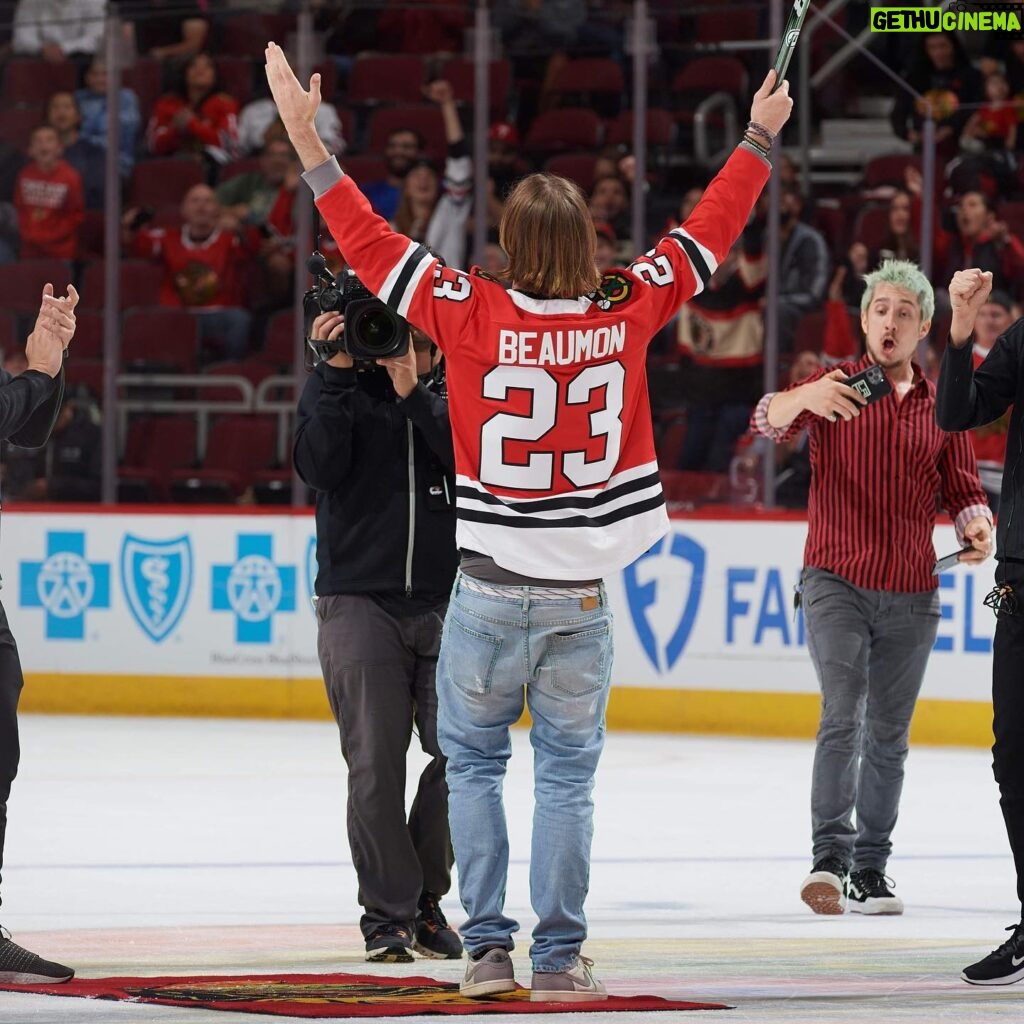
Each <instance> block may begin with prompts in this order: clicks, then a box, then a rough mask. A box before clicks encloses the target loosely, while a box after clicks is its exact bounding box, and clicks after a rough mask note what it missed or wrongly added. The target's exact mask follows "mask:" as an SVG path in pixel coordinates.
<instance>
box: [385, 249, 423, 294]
mask: <svg viewBox="0 0 1024 1024" xmlns="http://www.w3.org/2000/svg"><path fill="white" fill-rule="evenodd" d="M419 247H420V243H419V242H410V243H409V245H408V247H407V248H406V250H405V252H403V253H402V255H401V258H400V259H399V260H398V262H397V263H396V264H395V265H394V266H393V267H392V268H391V272H390V273H389V274H388V276H387V277H385V278H384V283H383V284H382V285H381V286H380V291H379V292H377V296H378V298H380V299H381V300H382V301H383V302H387V300H388V297H389V296H390V295H391V293H392V292H393V291H394V290H395V283H396V282H397V281H398V277H399V275H400V274H401V273H402V268H403V267H404V266H405V264H406V261H407V260H408V259H409V258H410V257H411V256H412V254H413V253H414V252H415V251H416V250H417V249H418V248H419Z"/></svg>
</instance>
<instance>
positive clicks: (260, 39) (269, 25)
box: [206, 12, 296, 60]
mask: <svg viewBox="0 0 1024 1024" xmlns="http://www.w3.org/2000/svg"><path fill="white" fill-rule="evenodd" d="M218 24H219V26H220V28H221V33H220V41H219V44H218V46H217V50H218V52H220V53H226V54H233V55H237V56H240V57H251V58H254V59H256V60H262V59H263V53H264V51H265V50H266V47H267V41H268V40H270V39H276V40H277V41H278V42H279V43H280V44H281V45H284V43H285V40H286V39H287V36H288V33H289V32H293V31H294V30H295V24H296V22H295V14H294V13H285V12H282V13H267V14H231V13H230V12H228V13H226V14H222V15H219V16H218ZM206 45H207V46H208V45H209V43H207V44H206Z"/></svg>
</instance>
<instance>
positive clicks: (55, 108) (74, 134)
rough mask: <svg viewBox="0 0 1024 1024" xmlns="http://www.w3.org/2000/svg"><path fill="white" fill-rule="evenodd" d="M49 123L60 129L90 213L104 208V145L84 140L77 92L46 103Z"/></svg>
mask: <svg viewBox="0 0 1024 1024" xmlns="http://www.w3.org/2000/svg"><path fill="white" fill-rule="evenodd" d="M46 123H47V124H48V125H49V126H50V127H51V128H56V129H57V134H58V135H59V136H60V146H61V150H62V152H63V154H64V159H65V160H66V161H67V162H68V163H69V164H71V166H72V167H74V169H75V170H76V171H78V173H79V175H80V176H81V178H82V193H83V196H84V199H85V208H86V209H87V210H102V209H103V186H104V184H105V183H106V155H105V153H104V151H103V149H102V148H101V147H100V146H97V145H96V144H95V143H92V142H90V141H89V140H88V139H84V138H82V133H81V127H82V114H81V111H80V110H79V109H78V103H77V102H76V101H75V97H74V94H73V93H70V92H55V93H54V94H53V95H52V96H51V97H50V99H49V101H48V102H47V104H46Z"/></svg>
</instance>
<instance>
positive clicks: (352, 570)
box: [294, 363, 458, 612]
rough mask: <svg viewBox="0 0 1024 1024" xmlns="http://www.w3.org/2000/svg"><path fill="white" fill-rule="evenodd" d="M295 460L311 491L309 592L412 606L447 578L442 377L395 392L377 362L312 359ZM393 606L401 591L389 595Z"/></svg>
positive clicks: (450, 544)
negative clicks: (361, 364) (313, 560)
mask: <svg viewBox="0 0 1024 1024" xmlns="http://www.w3.org/2000/svg"><path fill="white" fill-rule="evenodd" d="M294 455H295V467H296V469H297V470H298V473H299V476H300V477H301V478H302V479H303V480H304V481H305V482H306V483H307V484H308V485H309V486H310V487H312V488H313V489H314V490H315V491H316V538H317V539H316V557H317V566H318V571H317V577H316V585H315V589H316V593H317V594H318V595H320V596H324V595H328V594H370V595H374V596H378V595H379V596H381V597H385V598H386V599H387V602H388V605H389V607H395V606H396V599H397V598H399V597H402V596H404V597H405V598H407V599H408V601H409V605H408V608H409V611H410V612H418V611H421V610H425V609H426V608H428V607H430V606H432V605H436V604H438V603H441V602H443V601H445V600H446V599H447V596H448V592H449V591H450V590H451V586H452V582H453V580H454V579H455V569H456V566H457V564H458V552H457V551H456V547H455V506H454V501H455V480H454V467H455V456H454V452H453V448H452V433H451V426H450V424H449V422H448V403H447V401H446V396H445V392H444V387H443V384H441V383H438V382H436V381H434V380H431V381H430V382H428V383H427V384H424V383H423V382H422V380H421V383H419V384H418V385H417V386H416V389H415V390H414V391H413V392H412V393H411V394H410V395H409V396H408V398H405V399H403V400H400V399H399V398H398V396H397V395H396V394H395V391H394V388H393V387H392V385H391V379H390V378H389V377H388V375H387V373H386V372H384V371H383V370H369V371H365V372H360V371H357V370H355V369H339V368H337V367H333V366H328V365H327V364H326V363H319V364H317V366H316V367H315V368H314V369H313V372H312V373H311V374H310V375H309V379H308V380H307V381H306V386H305V388H304V389H303V392H302V396H301V398H300V399H299V410H298V418H297V421H296V428H295V446H294ZM397 604H398V606H399V607H401V601H398V602H397Z"/></svg>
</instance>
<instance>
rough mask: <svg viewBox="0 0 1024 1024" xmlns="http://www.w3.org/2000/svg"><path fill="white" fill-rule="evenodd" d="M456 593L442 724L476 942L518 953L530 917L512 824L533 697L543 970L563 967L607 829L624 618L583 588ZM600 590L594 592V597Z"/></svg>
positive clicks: (536, 948)
mask: <svg viewBox="0 0 1024 1024" xmlns="http://www.w3.org/2000/svg"><path fill="white" fill-rule="evenodd" d="M464 580H465V577H464V576H463V575H462V573H459V575H458V576H457V577H456V580H455V586H454V588H453V589H452V597H451V602H450V604H449V605H448V615H447V617H446V619H445V624H444V633H443V636H442V640H441V654H440V658H439V660H438V665H437V699H438V715H437V731H438V739H439V741H440V744H441V750H442V751H443V753H444V755H445V756H446V757H447V758H448V794H449V795H448V819H449V822H450V824H451V833H452V843H453V845H454V847H455V863H456V865H457V867H458V873H459V895H460V897H461V899H462V906H463V908H464V909H465V911H466V914H467V915H468V918H467V920H466V923H465V924H464V925H463V927H462V937H463V940H464V942H465V946H466V949H467V951H468V952H470V953H472V952H474V951H476V950H478V949H482V948H484V947H486V946H500V947H503V948H505V949H512V948H513V945H514V943H513V942H512V933H513V932H515V931H518V929H519V924H518V922H516V921H514V920H512V918H510V917H507V916H506V915H505V914H504V904H505V886H506V882H507V877H508V829H507V827H506V824H505V807H504V804H503V803H502V784H503V782H504V779H505V767H506V764H507V762H508V759H509V757H510V755H511V753H512V745H511V740H510V736H509V729H510V727H511V726H512V725H513V724H514V723H515V722H516V721H518V719H519V716H520V715H521V714H522V711H523V702H524V699H525V701H526V704H527V705H528V706H529V709H530V715H531V717H532V719H533V725H532V727H531V729H530V742H531V743H532V744H533V750H534V760H533V770H534V814H533V845H532V850H531V854H530V902H531V904H532V905H533V909H534V912H535V913H536V915H537V918H538V921H537V927H536V928H535V929H534V932H533V940H534V941H533V945H532V946H531V948H530V958H531V960H532V961H533V969H534V970H535V971H564V970H566V969H567V968H569V967H571V966H572V965H573V964H574V962H575V960H576V958H577V957H578V956H579V952H580V948H581V946H582V945H583V940H584V939H585V938H586V937H587V919H586V917H585V915H584V913H583V901H584V900H585V899H586V896H587V890H588V888H589V885H590V845H591V840H592V838H593V834H594V804H593V800H592V799H591V792H592V790H593V788H594V773H595V771H596V769H597V762H598V760H599V758H600V756H601V749H602V747H603V746H604V733H605V724H604V713H605V707H606V705H607V703H608V686H609V678H610V676H611V666H612V617H611V612H610V611H609V610H608V602H607V597H606V595H605V593H604V588H603V587H602V588H601V596H600V598H599V599H598V600H597V602H596V605H597V606H596V607H594V608H592V609H586V610H585V609H584V607H583V605H584V604H585V603H586V602H585V601H581V599H580V598H579V597H576V598H573V599H569V598H565V599H562V598H556V599H550V598H541V597H538V596H537V595H536V593H535V592H534V591H532V590H531V588H529V587H516V588H512V589H513V590H514V591H515V592H516V593H517V594H519V595H521V596H517V597H492V596H485V595H483V594H479V593H476V592H475V591H472V590H469V589H467V588H466V586H465V583H464ZM591 600H593V599H591Z"/></svg>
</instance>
